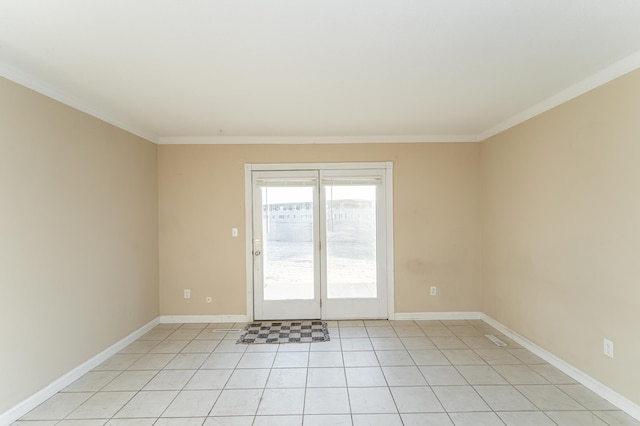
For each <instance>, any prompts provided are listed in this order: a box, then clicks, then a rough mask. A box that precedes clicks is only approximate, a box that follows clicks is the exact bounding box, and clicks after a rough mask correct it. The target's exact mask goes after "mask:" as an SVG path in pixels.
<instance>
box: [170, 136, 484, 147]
mask: <svg viewBox="0 0 640 426" xmlns="http://www.w3.org/2000/svg"><path fill="white" fill-rule="evenodd" d="M438 142H480V140H479V139H478V137H477V135H370V136H188V137H160V138H159V139H158V143H159V144H160V145H278V144H287V145H289V144H292V145H314V144H354V143H356V144H358V143H438Z"/></svg>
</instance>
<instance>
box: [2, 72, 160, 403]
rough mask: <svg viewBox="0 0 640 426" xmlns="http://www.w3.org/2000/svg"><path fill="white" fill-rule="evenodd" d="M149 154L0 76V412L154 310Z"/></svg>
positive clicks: (137, 142)
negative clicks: (0, 344) (0, 340)
mask: <svg viewBox="0 0 640 426" xmlns="http://www.w3.org/2000/svg"><path fill="white" fill-rule="evenodd" d="M156 159H157V148H156V146H155V145H153V144H152V143H150V142H147V141H144V140H141V139H140V138H137V137H135V136H133V135H131V134H128V133H126V132H124V131H122V130H119V129H117V128H115V127H113V126H110V125H108V124H106V123H104V122H102V121H100V120H97V119H95V118H92V117H89V116H87V115H85V114H83V113H80V112H78V111H76V110H74V109H72V108H69V107H66V106H63V105H61V104H59V103H57V102H55V101H53V100H51V99H49V98H46V97H44V96H42V95H39V94H36V93H34V92H32V91H30V90H28V89H26V88H24V87H21V86H18V85H16V84H14V83H11V82H9V81H7V80H5V79H1V78H0V236H1V237H0V313H1V315H2V321H0V336H2V337H1V338H2V350H0V383H1V385H0V413H2V412H4V411H6V410H8V409H9V408H11V407H12V406H13V405H15V404H17V403H18V402H20V401H22V400H24V399H25V398H27V397H29V396H30V395H32V394H33V393H35V392H37V391H39V390H40V389H42V388H44V387H45V386H46V385H48V384H49V383H50V382H51V381H53V380H55V379H56V378H58V377H60V376H61V375H63V374H64V373H66V372H68V371H69V370H71V369H72V368H74V367H77V366H78V365H80V364H81V363H83V362H85V361H86V360H88V359H89V358H91V357H92V356H94V355H96V354H97V353H99V352H100V351H102V350H104V349H105V348H107V347H109V346H110V345H112V344H113V343H115V342H117V341H118V340H120V339H122V338H123V337H124V336H126V335H127V334H129V333H130V332H132V331H134V330H136V329H137V328H139V327H141V326H142V325H144V324H146V323H147V322H149V321H150V320H152V319H154V318H156V317H157V315H158V277H157V276H158V251H157V250H158V244H157V162H156Z"/></svg>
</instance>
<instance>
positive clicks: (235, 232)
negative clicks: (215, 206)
mask: <svg viewBox="0 0 640 426" xmlns="http://www.w3.org/2000/svg"><path fill="white" fill-rule="evenodd" d="M231 236H232V237H237V236H238V228H231Z"/></svg>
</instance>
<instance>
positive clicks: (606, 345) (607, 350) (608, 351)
mask: <svg viewBox="0 0 640 426" xmlns="http://www.w3.org/2000/svg"><path fill="white" fill-rule="evenodd" d="M603 353H604V354H605V355H606V356H608V357H609V358H613V342H612V341H611V340H609V339H603Z"/></svg>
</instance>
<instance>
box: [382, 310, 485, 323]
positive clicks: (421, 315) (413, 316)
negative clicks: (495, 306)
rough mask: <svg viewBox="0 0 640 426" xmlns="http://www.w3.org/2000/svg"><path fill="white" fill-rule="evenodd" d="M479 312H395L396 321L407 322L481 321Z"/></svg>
mask: <svg viewBox="0 0 640 426" xmlns="http://www.w3.org/2000/svg"><path fill="white" fill-rule="evenodd" d="M481 318H482V313H481V312H396V314H395V318H394V319H395V320H396V321H409V320H418V321H419V320H425V321H435V320H470V319H481Z"/></svg>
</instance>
